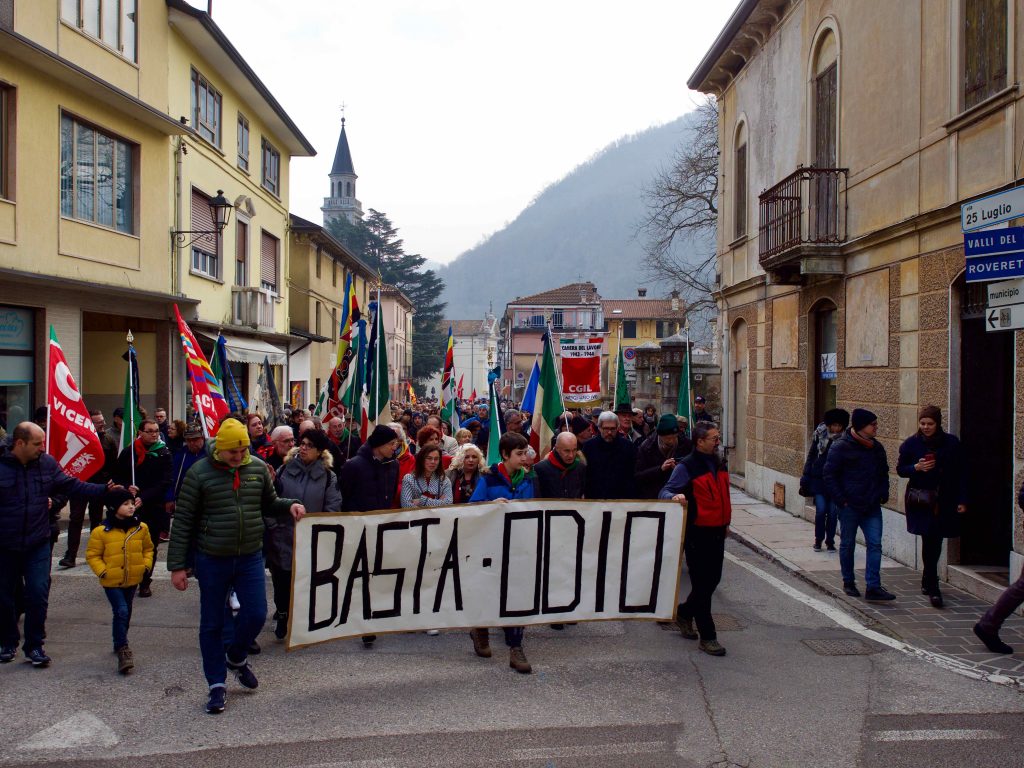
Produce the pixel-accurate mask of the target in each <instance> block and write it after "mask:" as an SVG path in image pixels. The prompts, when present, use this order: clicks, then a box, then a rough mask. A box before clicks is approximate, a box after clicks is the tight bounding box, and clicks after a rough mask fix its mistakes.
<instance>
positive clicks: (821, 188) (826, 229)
mask: <svg viewBox="0 0 1024 768" xmlns="http://www.w3.org/2000/svg"><path fill="white" fill-rule="evenodd" d="M838 87H839V82H838V69H837V64H836V62H835V61H833V62H832V63H831V64H830V65H829V66H827V67H825V69H824V70H823V71H822V72H821V73H820V74H818V75H817V77H815V80H814V167H815V168H835V167H837V165H838V163H839V158H838V140H837V139H838V137H837V132H838V116H839V109H838V107H839V105H838ZM811 184H812V185H813V187H814V188H813V189H812V194H811V201H812V203H811V204H812V205H813V206H814V212H813V214H812V215H811V216H810V217H809V223H810V225H811V226H812V227H813V228H814V231H813V232H811V233H809V234H810V240H811V241H812V242H823V241H829V240H833V239H834V238H835V236H836V235H837V234H838V232H839V217H838V215H837V212H838V210H839V177H838V175H837V174H831V173H830V174H815V175H813V176H811Z"/></svg>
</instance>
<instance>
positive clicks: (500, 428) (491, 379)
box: [487, 366, 505, 464]
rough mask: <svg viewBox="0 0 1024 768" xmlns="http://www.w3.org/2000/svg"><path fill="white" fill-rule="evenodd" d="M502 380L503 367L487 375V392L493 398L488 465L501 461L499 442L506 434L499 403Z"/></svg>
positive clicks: (489, 417)
mask: <svg viewBox="0 0 1024 768" xmlns="http://www.w3.org/2000/svg"><path fill="white" fill-rule="evenodd" d="M499 378H501V366H498V367H497V368H494V369H493V370H491V371H488V373H487V390H488V393H489V395H490V398H491V403H490V406H491V407H490V408H489V409H488V411H489V412H490V413H489V416H488V422H487V463H488V464H497V463H499V462H500V461H501V451H499V450H498V441H499V440H501V436H502V434H504V432H505V425H504V424H503V423H502V422H503V421H504V419H503V418H502V414H501V403H499V402H498V389H497V387H498V384H497V382H498V379H499Z"/></svg>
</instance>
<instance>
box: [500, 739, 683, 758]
mask: <svg viewBox="0 0 1024 768" xmlns="http://www.w3.org/2000/svg"><path fill="white" fill-rule="evenodd" d="M665 751H668V745H667V744H666V743H665V742H664V741H636V742H623V743H621V744H581V745H578V746H572V747H530V748H523V749H513V750H511V752H510V757H511V759H512V760H543V759H545V758H549V757H602V756H603V755H643V754H650V753H652V752H665Z"/></svg>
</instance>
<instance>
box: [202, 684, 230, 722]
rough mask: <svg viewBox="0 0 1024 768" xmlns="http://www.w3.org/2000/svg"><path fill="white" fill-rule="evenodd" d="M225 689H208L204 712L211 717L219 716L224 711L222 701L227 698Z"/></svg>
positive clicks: (222, 687) (218, 687)
mask: <svg viewBox="0 0 1024 768" xmlns="http://www.w3.org/2000/svg"><path fill="white" fill-rule="evenodd" d="M227 693H228V691H227V688H225V687H224V686H223V685H214V686H211V687H210V698H209V699H207V701H206V711H207V713H208V714H211V715H219V714H220V713H221V712H223V711H224V700H225V699H226V698H227Z"/></svg>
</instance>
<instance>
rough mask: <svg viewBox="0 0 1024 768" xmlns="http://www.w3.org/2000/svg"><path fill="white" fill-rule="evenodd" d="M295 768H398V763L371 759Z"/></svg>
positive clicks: (387, 759)
mask: <svg viewBox="0 0 1024 768" xmlns="http://www.w3.org/2000/svg"><path fill="white" fill-rule="evenodd" d="M295 768H398V763H397V762H395V761H394V760H393V759H391V758H390V757H380V758H372V759H370V760H342V761H341V762H336V763H315V764H310V765H303V766H301V767H299V766H296V767H295Z"/></svg>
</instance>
